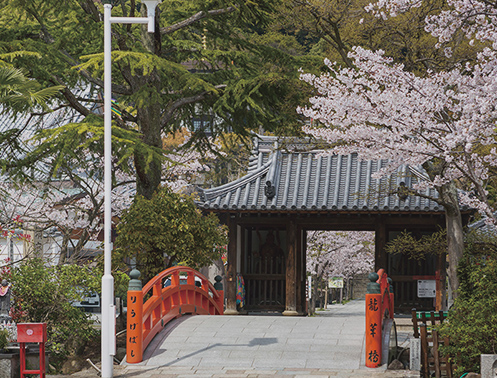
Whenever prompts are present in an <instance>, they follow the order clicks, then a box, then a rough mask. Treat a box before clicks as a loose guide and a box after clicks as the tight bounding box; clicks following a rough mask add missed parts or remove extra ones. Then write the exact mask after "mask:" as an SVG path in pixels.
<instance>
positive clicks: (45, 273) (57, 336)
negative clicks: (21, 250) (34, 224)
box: [9, 259, 101, 367]
mask: <svg viewBox="0 0 497 378" xmlns="http://www.w3.org/2000/svg"><path fill="white" fill-rule="evenodd" d="M100 278H101V274H100V273H99V272H96V271H92V270H91V269H90V268H88V267H85V266H77V265H62V266H46V265H45V264H44V262H43V261H42V260H41V259H30V260H25V261H24V262H23V263H22V264H21V265H20V266H19V267H17V268H15V269H13V270H12V272H11V275H10V277H9V279H10V280H11V283H12V290H13V297H14V301H15V309H16V314H17V316H18V318H16V319H15V321H16V322H35V323H37V322H40V323H47V331H48V351H49V352H50V353H51V356H52V357H51V360H50V362H51V363H52V364H53V365H54V366H58V367H60V364H61V363H62V362H63V360H64V359H65V358H66V357H67V356H69V355H72V354H77V353H78V352H79V351H81V350H82V348H84V347H85V345H86V343H87V342H89V341H91V340H93V339H94V338H96V337H97V336H98V332H97V331H96V330H95V329H94V328H93V327H92V324H93V321H91V320H90V319H89V318H88V317H87V315H86V314H85V313H84V312H83V311H81V310H80V309H79V308H76V307H74V306H72V305H71V303H72V302H74V301H80V300H81V299H82V296H83V295H85V294H88V293H89V292H99V291H100ZM81 289H83V292H82V291H81Z"/></svg>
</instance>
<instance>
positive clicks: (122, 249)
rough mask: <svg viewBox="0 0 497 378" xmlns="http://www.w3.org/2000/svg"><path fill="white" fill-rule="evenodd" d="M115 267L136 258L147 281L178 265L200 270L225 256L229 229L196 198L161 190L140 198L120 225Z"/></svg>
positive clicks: (136, 199)
mask: <svg viewBox="0 0 497 378" xmlns="http://www.w3.org/2000/svg"><path fill="white" fill-rule="evenodd" d="M117 232H118V236H117V239H116V243H115V244H116V246H117V248H116V250H115V251H114V254H113V256H114V259H115V260H114V261H115V263H114V264H113V265H117V264H119V263H120V262H121V261H123V260H124V259H125V258H135V259H136V267H137V269H138V270H139V271H140V272H141V273H142V277H143V280H144V282H147V281H148V280H149V279H150V278H152V277H153V276H155V275H156V274H158V273H160V272H161V271H163V270H164V269H166V268H169V267H170V266H172V265H174V264H181V265H186V266H190V267H192V268H194V269H198V268H200V267H202V266H205V265H208V264H210V263H212V261H214V260H216V259H218V258H220V257H221V253H222V252H223V251H224V250H223V249H222V246H223V245H225V244H226V243H227V236H226V230H225V227H222V226H220V224H219V220H218V219H217V217H216V216H215V215H213V214H210V215H203V214H202V213H201V212H200V210H199V209H197V207H196V206H195V203H194V202H193V199H192V197H190V196H187V195H183V194H178V193H174V192H172V191H171V190H170V189H168V188H165V187H164V188H160V189H159V190H158V191H157V192H156V193H155V194H154V195H153V197H152V199H150V200H148V199H146V198H143V197H141V196H137V197H136V198H135V200H134V202H133V204H132V205H131V207H130V208H129V209H128V210H127V211H126V212H125V213H124V215H123V217H122V219H121V221H120V223H119V224H118V226H117Z"/></svg>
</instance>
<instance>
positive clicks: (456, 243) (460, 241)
mask: <svg viewBox="0 0 497 378" xmlns="http://www.w3.org/2000/svg"><path fill="white" fill-rule="evenodd" d="M438 191H439V194H440V198H441V199H442V201H443V202H444V204H443V205H444V207H445V224H446V228H447V252H448V256H449V269H448V272H447V276H448V278H449V284H450V288H451V289H452V293H453V297H454V298H456V297H457V289H458V288H459V277H457V267H458V265H459V261H461V258H462V256H463V252H464V231H463V226H462V218H461V211H460V208H459V200H458V198H457V189H456V186H455V184H454V183H453V182H451V183H449V184H446V185H443V186H441V187H440V188H438Z"/></svg>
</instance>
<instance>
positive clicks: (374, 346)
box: [366, 273, 382, 368]
mask: <svg viewBox="0 0 497 378" xmlns="http://www.w3.org/2000/svg"><path fill="white" fill-rule="evenodd" d="M368 278H369V280H370V281H371V282H369V283H368V287H367V294H366V366H367V367H369V368H375V367H378V366H380V365H381V320H382V311H381V310H382V305H381V299H382V294H381V289H380V284H379V283H377V282H376V281H377V280H378V278H379V276H378V274H377V273H369V276H368Z"/></svg>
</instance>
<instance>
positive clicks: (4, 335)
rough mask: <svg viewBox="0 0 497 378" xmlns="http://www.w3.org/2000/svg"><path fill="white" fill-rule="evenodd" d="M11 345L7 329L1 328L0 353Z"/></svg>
mask: <svg viewBox="0 0 497 378" xmlns="http://www.w3.org/2000/svg"><path fill="white" fill-rule="evenodd" d="M8 343H9V331H7V330H6V329H5V328H0V351H1V350H3V349H5V347H6V346H7V344H8Z"/></svg>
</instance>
